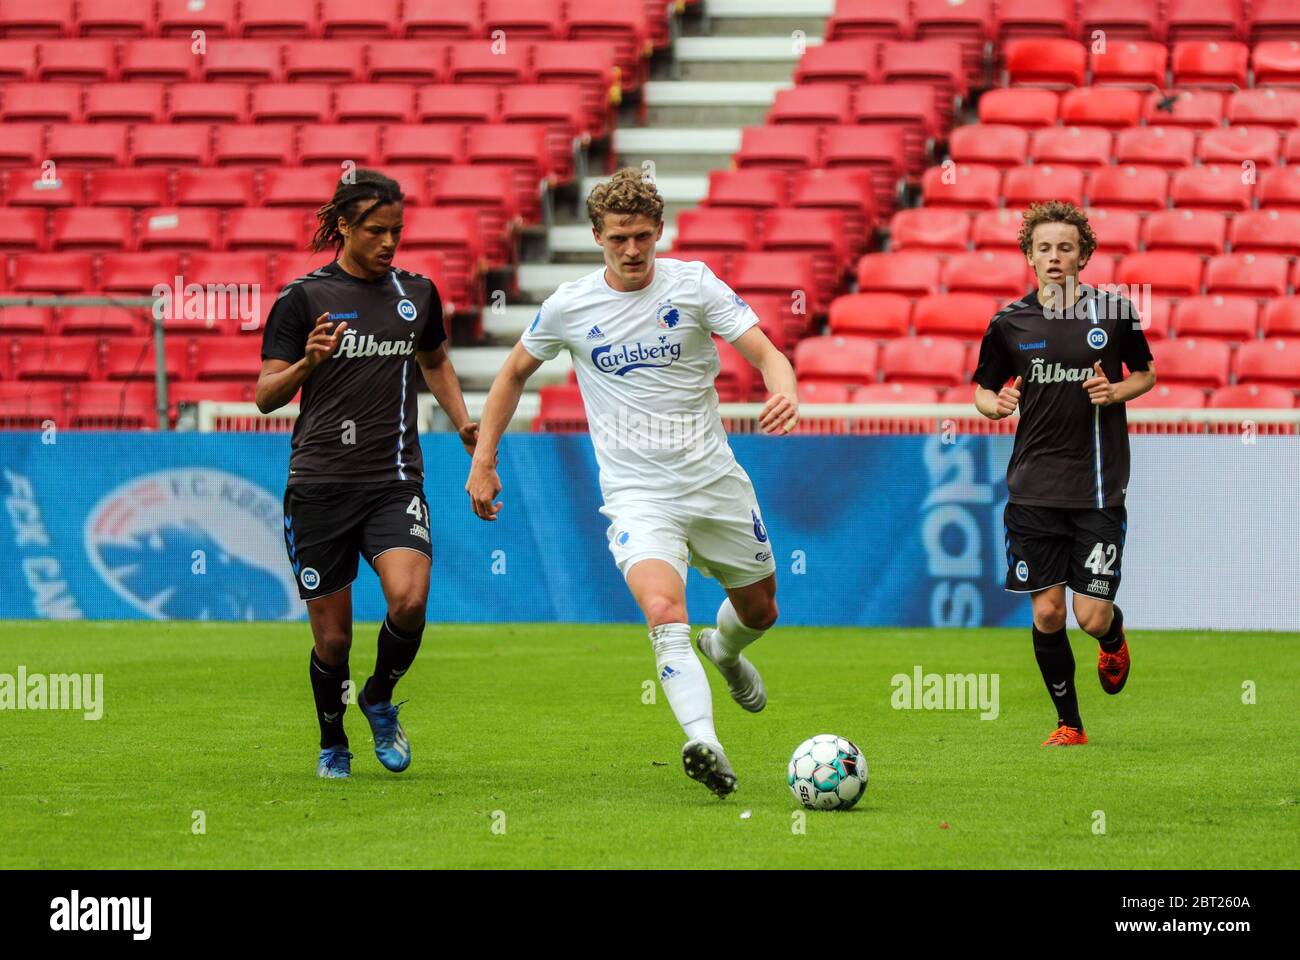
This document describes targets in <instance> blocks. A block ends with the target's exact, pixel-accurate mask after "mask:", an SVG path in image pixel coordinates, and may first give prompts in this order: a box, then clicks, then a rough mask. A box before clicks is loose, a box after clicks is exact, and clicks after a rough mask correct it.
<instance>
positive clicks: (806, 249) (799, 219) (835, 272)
mask: <svg viewBox="0 0 1300 960" xmlns="http://www.w3.org/2000/svg"><path fill="white" fill-rule="evenodd" d="M679 222H680V218H679ZM762 248H763V249H764V250H766V251H768V252H780V251H788V252H791V253H808V254H810V255H811V256H812V262H813V274H814V276H815V277H816V279H817V288H818V298H817V300H818V302H819V303H822V304H828V303H830V301H831V299H832V298H833V297H834V296H835V294H836V293H838V292H839V289H840V287H841V286H842V284H843V279H844V265H845V264H846V263H847V262H848V259H849V249H848V238H847V236H846V232H845V229H844V215H843V214H841V213H840V212H839V211H838V210H815V209H801V210H773V211H771V212H769V213H768V214H767V215H766V216H765V217H764V218H763V243H762Z"/></svg>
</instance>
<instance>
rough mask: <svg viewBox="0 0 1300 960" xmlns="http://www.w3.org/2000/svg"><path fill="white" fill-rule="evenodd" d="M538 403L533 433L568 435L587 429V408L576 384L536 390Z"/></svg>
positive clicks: (557, 384)
mask: <svg viewBox="0 0 1300 960" xmlns="http://www.w3.org/2000/svg"><path fill="white" fill-rule="evenodd" d="M537 399H538V401H539V402H540V405H539V409H538V414H537V418H536V419H535V420H534V421H533V427H532V429H533V432H534V433H570V432H574V431H581V430H586V429H587V408H586V405H585V404H583V402H582V394H581V393H580V392H579V390H578V385H577V384H576V383H551V384H547V385H546V386H544V387H539V388H538V390H537Z"/></svg>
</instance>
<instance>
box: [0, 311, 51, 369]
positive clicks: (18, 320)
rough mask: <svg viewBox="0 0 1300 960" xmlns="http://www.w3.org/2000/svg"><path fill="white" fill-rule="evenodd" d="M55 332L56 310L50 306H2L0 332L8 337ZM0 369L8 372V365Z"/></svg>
mask: <svg viewBox="0 0 1300 960" xmlns="http://www.w3.org/2000/svg"><path fill="white" fill-rule="evenodd" d="M53 332H54V311H53V310H52V309H50V308H49V307H0V334H3V335H4V336H7V337H15V336H17V337H25V336H31V335H38V336H43V335H45V334H47V333H53ZM7 366H8V365H7V364H6V365H5V367H0V371H4V372H7V370H6V367H7Z"/></svg>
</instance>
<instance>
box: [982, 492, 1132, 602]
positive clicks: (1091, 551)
mask: <svg viewBox="0 0 1300 960" xmlns="http://www.w3.org/2000/svg"><path fill="white" fill-rule="evenodd" d="M1003 529H1004V530H1005V533H1006V539H1005V543H1006V548H1007V583H1006V587H1007V589H1008V590H1010V591H1012V592H1014V593H1034V592H1036V591H1038V590H1042V589H1045V588H1046V587H1054V586H1056V585H1058V584H1065V585H1066V586H1068V587H1069V588H1070V589H1071V590H1073V591H1074V592H1075V593H1077V594H1080V595H1082V596H1085V597H1092V598H1094V599H1096V600H1107V601H1110V602H1112V603H1113V602H1114V601H1115V595H1116V594H1118V593H1119V580H1120V566H1121V564H1122V563H1123V560H1124V535H1125V534H1126V533H1127V532H1128V512H1127V511H1126V510H1125V509H1124V508H1123V507H1105V508H1103V509H1100V510H1098V509H1097V508H1096V507H1092V508H1086V507H1085V508H1081V509H1078V510H1070V509H1065V508H1062V507H1031V506H1027V505H1026V504H1022V503H1008V504H1007V509H1006V512H1005V513H1004V514H1003Z"/></svg>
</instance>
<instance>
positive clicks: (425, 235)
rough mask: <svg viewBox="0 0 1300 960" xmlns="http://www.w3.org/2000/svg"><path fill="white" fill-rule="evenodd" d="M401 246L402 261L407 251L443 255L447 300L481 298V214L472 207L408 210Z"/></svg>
mask: <svg viewBox="0 0 1300 960" xmlns="http://www.w3.org/2000/svg"><path fill="white" fill-rule="evenodd" d="M402 250H403V254H402V259H403V264H405V262H406V260H405V258H406V256H407V253H408V252H410V253H421V252H435V253H437V254H438V255H439V256H440V257H441V258H442V273H443V278H444V280H445V281H446V283H447V284H448V286H449V289H450V291H451V292H450V293H448V292H447V291H441V292H442V293H443V299H444V300H447V299H453V300H457V301H465V302H473V301H476V300H477V299H478V295H477V291H476V289H475V284H476V282H477V278H478V272H479V260H480V258H481V257H482V244H481V242H480V240H479V236H478V215H477V214H476V213H475V212H474V211H473V210H471V209H467V208H460V209H456V208H451V209H448V208H441V209H434V210H429V211H423V210H421V211H416V210H408V211H407V212H406V216H405V230H403V232H402ZM411 269H415V268H411ZM416 272H417V273H418V272H420V271H418V270H416ZM440 289H441V288H440Z"/></svg>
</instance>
